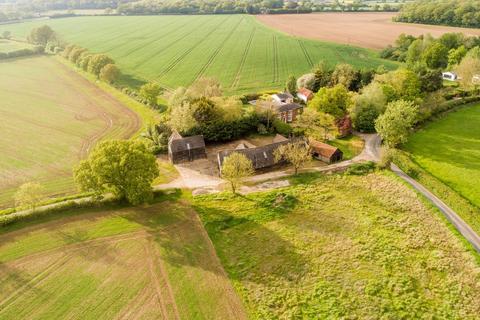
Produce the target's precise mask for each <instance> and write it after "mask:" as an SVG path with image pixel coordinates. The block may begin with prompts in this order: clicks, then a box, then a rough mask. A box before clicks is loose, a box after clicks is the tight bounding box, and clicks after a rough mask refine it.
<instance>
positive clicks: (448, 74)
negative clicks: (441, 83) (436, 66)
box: [442, 71, 458, 81]
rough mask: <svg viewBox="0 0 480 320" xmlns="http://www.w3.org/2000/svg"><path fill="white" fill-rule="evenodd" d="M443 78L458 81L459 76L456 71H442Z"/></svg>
mask: <svg viewBox="0 0 480 320" xmlns="http://www.w3.org/2000/svg"><path fill="white" fill-rule="evenodd" d="M442 78H443V80H448V81H456V80H457V79H458V76H457V74H456V73H455V72H450V71H447V72H442Z"/></svg>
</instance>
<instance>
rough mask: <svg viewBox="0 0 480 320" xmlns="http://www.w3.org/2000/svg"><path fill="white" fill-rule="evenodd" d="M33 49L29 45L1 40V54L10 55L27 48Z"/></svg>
mask: <svg viewBox="0 0 480 320" xmlns="http://www.w3.org/2000/svg"><path fill="white" fill-rule="evenodd" d="M32 47H33V46H32V45H30V44H28V43H24V42H18V41H10V40H6V39H0V52H4V53H9V52H12V51H16V50H20V49H25V48H32Z"/></svg>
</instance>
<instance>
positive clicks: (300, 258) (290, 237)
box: [194, 173, 480, 319]
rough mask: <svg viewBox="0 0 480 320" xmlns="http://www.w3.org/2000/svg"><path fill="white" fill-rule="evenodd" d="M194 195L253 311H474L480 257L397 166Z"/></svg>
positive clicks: (362, 315) (307, 314)
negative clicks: (244, 191) (237, 192)
mask: <svg viewBox="0 0 480 320" xmlns="http://www.w3.org/2000/svg"><path fill="white" fill-rule="evenodd" d="M292 182H293V183H294V184H295V185H294V186H292V187H288V188H284V189H279V190H276V191H270V192H265V193H256V194H250V195H247V196H237V197H234V196H232V195H230V194H218V195H208V196H198V197H196V198H195V200H194V201H195V208H196V210H197V211H198V212H199V214H200V217H201V219H202V221H203V223H204V225H205V227H206V229H207V231H208V233H209V235H210V237H211V239H212V241H213V243H214V245H215V248H216V250H217V253H218V255H219V257H220V259H221V261H222V263H223V265H224V267H225V269H226V270H227V272H228V274H229V276H230V278H231V280H232V281H233V283H234V286H235V288H236V290H237V292H238V293H239V294H240V295H241V296H242V298H243V302H244V304H245V306H246V308H247V312H248V313H249V317H250V318H252V319H343V318H345V319H426V318H429V319H434V318H438V319H475V318H477V317H478V314H480V269H479V267H478V260H475V258H474V257H473V255H472V254H471V253H470V252H469V251H466V249H465V247H464V244H462V243H461V242H460V240H459V238H457V236H455V235H454V234H453V233H452V232H451V231H450V230H449V228H448V227H447V225H446V222H445V221H444V219H443V218H442V217H441V215H440V214H439V213H436V212H433V211H432V210H431V209H429V208H427V207H426V206H425V204H424V203H423V202H422V201H421V200H419V198H418V197H417V196H416V194H415V193H414V192H413V191H412V190H411V189H409V188H407V187H406V186H405V185H403V184H402V183H401V182H399V181H398V180H396V178H394V177H393V175H390V174H388V173H375V174H370V175H368V176H354V177H352V176H342V175H332V176H320V175H306V176H303V177H299V178H294V179H292Z"/></svg>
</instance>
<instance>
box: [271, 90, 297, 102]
mask: <svg viewBox="0 0 480 320" xmlns="http://www.w3.org/2000/svg"><path fill="white" fill-rule="evenodd" d="M272 100H273V102H275V103H276V104H286V103H293V96H292V95H291V94H290V93H288V92H282V93H276V94H274V95H272Z"/></svg>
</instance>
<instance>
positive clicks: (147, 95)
mask: <svg viewBox="0 0 480 320" xmlns="http://www.w3.org/2000/svg"><path fill="white" fill-rule="evenodd" d="M161 92H162V88H161V87H160V85H158V84H156V83H155V82H149V83H146V84H144V85H143V86H141V87H140V91H139V93H140V96H141V97H142V98H143V99H145V100H146V101H147V103H148V104H149V105H151V106H157V104H158V101H157V100H158V96H159V95H160V93H161Z"/></svg>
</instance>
